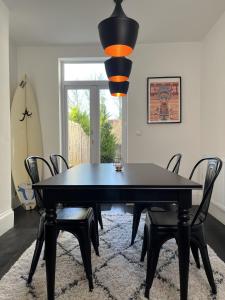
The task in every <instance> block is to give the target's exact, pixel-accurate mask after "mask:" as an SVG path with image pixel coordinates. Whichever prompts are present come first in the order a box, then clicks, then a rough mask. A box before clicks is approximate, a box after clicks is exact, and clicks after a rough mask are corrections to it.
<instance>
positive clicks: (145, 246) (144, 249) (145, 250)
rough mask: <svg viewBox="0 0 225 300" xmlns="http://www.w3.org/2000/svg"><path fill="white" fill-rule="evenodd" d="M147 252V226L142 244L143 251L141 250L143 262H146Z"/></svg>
mask: <svg viewBox="0 0 225 300" xmlns="http://www.w3.org/2000/svg"><path fill="white" fill-rule="evenodd" d="M146 252H147V228H146V225H145V227H144V237H143V243H142V250H141V262H143V261H144V259H145V255H146Z"/></svg>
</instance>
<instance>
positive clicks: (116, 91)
mask: <svg viewBox="0 0 225 300" xmlns="http://www.w3.org/2000/svg"><path fill="white" fill-rule="evenodd" d="M128 88H129V82H128V81H124V82H113V81H109V90H110V93H111V95H112V96H115V97H124V96H126V95H127V91H128Z"/></svg>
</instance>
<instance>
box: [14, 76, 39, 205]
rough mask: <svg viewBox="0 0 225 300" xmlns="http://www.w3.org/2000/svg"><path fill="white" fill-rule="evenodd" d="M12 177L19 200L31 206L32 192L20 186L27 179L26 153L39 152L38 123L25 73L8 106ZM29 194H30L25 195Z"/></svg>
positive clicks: (26, 182)
mask: <svg viewBox="0 0 225 300" xmlns="http://www.w3.org/2000/svg"><path fill="white" fill-rule="evenodd" d="M11 138H12V141H11V144H12V177H13V181H14V185H15V189H16V192H17V195H18V198H19V200H20V202H21V203H22V204H23V205H24V207H25V208H26V209H32V208H34V207H35V199H34V196H33V194H32V193H30V192H29V191H28V193H27V192H26V188H24V187H25V186H26V185H27V184H28V190H29V189H30V188H29V183H30V179H29V177H28V174H27V172H26V170H25V167H24V159H25V158H26V157H27V156H29V155H39V156H42V155H43V143H42V135H41V124H40V118H39V114H38V108H37V103H36V99H35V96H34V92H33V89H32V86H31V84H30V82H29V80H28V78H27V76H26V75H25V76H24V77H23V79H22V80H21V82H20V84H19V86H18V87H17V89H16V92H15V95H14V98H13V102H12V106H11ZM28 195H31V196H28Z"/></svg>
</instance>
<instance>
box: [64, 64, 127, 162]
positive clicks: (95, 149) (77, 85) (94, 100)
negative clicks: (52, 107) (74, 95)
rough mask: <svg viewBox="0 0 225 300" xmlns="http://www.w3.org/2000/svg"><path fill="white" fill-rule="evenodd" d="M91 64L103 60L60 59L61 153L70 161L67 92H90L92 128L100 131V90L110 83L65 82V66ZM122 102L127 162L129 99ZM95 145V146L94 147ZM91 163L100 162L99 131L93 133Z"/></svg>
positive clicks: (123, 137) (123, 149)
mask: <svg viewBox="0 0 225 300" xmlns="http://www.w3.org/2000/svg"><path fill="white" fill-rule="evenodd" d="M68 62H69V63H75V64H76V63H79V62H80V63H85V62H86V63H90V62H94V63H96V62H103V60H102V59H99V60H98V61H97V60H88V59H84V60H79V61H78V60H77V59H76V60H73V59H65V60H64V59H63V60H62V59H60V60H59V64H60V65H59V67H60V114H59V115H60V151H61V153H62V155H63V156H64V157H66V159H68V126H67V124H68V110H67V90H69V89H89V90H90V112H91V113H90V118H91V119H90V122H91V126H90V127H91V128H98V129H99V126H100V124H99V113H100V107H99V90H100V89H108V81H105V80H104V81H101V80H98V81H64V64H65V63H68ZM121 101H122V158H123V160H124V162H126V161H127V144H128V141H127V127H128V126H127V122H128V117H127V111H128V107H127V97H123V98H122V99H121ZM92 145H93V146H92ZM91 147H92V149H90V150H91V151H90V153H91V157H90V161H91V163H99V162H100V137H99V130H95V131H94V132H91Z"/></svg>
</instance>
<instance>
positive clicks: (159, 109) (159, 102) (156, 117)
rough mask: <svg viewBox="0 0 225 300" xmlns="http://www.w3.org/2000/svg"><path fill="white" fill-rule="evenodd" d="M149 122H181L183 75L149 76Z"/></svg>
mask: <svg viewBox="0 0 225 300" xmlns="http://www.w3.org/2000/svg"><path fill="white" fill-rule="evenodd" d="M147 101H148V120H147V121H148V123H180V122H181V77H164V78H161V77H160V78H159V77H155V78H152V77H151V78H148V99H147Z"/></svg>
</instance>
